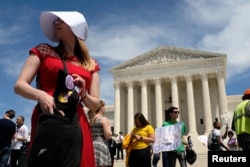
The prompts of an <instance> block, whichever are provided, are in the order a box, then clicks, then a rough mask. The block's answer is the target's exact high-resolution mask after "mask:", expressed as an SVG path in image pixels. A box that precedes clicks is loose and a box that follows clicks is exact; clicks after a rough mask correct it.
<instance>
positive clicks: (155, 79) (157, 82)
mask: <svg viewBox="0 0 250 167" xmlns="http://www.w3.org/2000/svg"><path fill="white" fill-rule="evenodd" d="M153 80H154V82H155V84H160V83H161V78H160V77H155V78H153Z"/></svg>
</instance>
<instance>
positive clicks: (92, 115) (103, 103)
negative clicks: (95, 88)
mask: <svg viewBox="0 0 250 167" xmlns="http://www.w3.org/2000/svg"><path fill="white" fill-rule="evenodd" d="M104 106H105V102H104V101H102V100H100V105H99V107H98V109H97V110H96V111H95V112H94V111H92V110H89V111H88V117H89V119H91V118H94V117H95V115H96V114H97V113H98V112H99V110H100V109H101V108H102V107H104Z"/></svg>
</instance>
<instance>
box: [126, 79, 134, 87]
mask: <svg viewBox="0 0 250 167" xmlns="http://www.w3.org/2000/svg"><path fill="white" fill-rule="evenodd" d="M125 83H126V84H127V86H128V87H132V86H133V83H134V82H133V81H132V80H129V81H126V82H125Z"/></svg>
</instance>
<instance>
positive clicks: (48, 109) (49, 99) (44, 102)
mask: <svg viewBox="0 0 250 167" xmlns="http://www.w3.org/2000/svg"><path fill="white" fill-rule="evenodd" d="M38 103H39V105H40V109H41V110H42V112H43V113H47V114H54V111H57V112H58V113H59V114H61V115H62V116H64V115H65V114H64V112H63V111H61V110H57V109H56V105H55V101H54V97H53V96H51V95H49V94H47V93H45V92H42V93H41V95H40V96H39V99H38Z"/></svg>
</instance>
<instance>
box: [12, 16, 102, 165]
mask: <svg viewBox="0 0 250 167" xmlns="http://www.w3.org/2000/svg"><path fill="white" fill-rule="evenodd" d="M40 23H41V27H42V30H43V32H44V33H45V35H46V36H47V37H48V38H49V39H50V40H52V41H53V42H58V43H59V44H58V46H56V47H53V46H51V45H49V44H44V43H42V44H39V45H37V46H36V47H33V48H31V49H30V51H29V54H30V55H29V57H28V58H27V60H26V63H25V64H24V67H23V69H22V71H21V73H20V75H19V77H18V79H17V81H16V84H15V87H14V90H15V92H16V93H17V94H19V95H21V96H23V97H25V98H28V99H31V100H36V101H38V104H37V105H36V107H35V108H34V110H33V113H32V118H31V119H32V125H31V126H32V130H31V143H30V145H31V147H32V143H33V142H34V137H35V133H36V130H37V127H38V126H37V125H38V118H39V115H40V114H41V113H46V114H59V115H61V116H64V115H65V114H64V112H63V111H62V110H57V109H56V105H55V100H54V97H53V93H54V91H55V89H56V87H57V79H58V70H59V69H61V70H63V69H64V65H63V63H62V59H64V62H66V63H65V64H66V66H67V70H68V74H70V75H71V76H72V82H73V83H74V85H76V86H77V87H78V88H79V91H78V92H79V97H80V99H81V100H80V103H78V105H77V111H76V114H77V119H78V121H79V124H80V129H81V130H80V131H81V134H82V135H81V140H82V144H81V151H79V156H80V162H79V165H77V166H79V167H94V166H95V159H94V152H93V142H92V137H91V131H90V127H89V123H88V120H87V117H86V115H85V113H84V110H83V105H85V106H86V107H87V108H89V109H91V110H93V111H96V110H97V109H98V107H99V105H100V99H99V89H100V84H99V70H100V67H99V65H98V64H97V62H96V61H95V60H93V59H92V58H91V56H90V54H89V52H88V49H87V46H86V44H85V42H84V41H85V40H86V39H87V30H88V26H87V23H86V20H85V18H84V16H83V15H82V14H81V13H79V12H75V11H72V12H71V11H68V12H42V14H41V17H40ZM36 75H37V76H38V77H39V85H40V86H39V89H38V88H34V87H32V86H31V85H30V84H31V82H32V80H33V79H34V78H35V76H36ZM62 84H65V83H62ZM61 137H62V138H63V137H64V136H61ZM58 138H60V136H59V137H58ZM54 140H57V139H54ZM69 144H71V143H70V142H69V143H63V145H62V147H64V146H66V145H69ZM43 152H46V149H44V150H42V149H41V150H40V152H39V154H42V153H43ZM58 154H59V153H58ZM53 156H56V155H53ZM64 156H65V157H63V158H62V157H61V159H60V161H65V162H63V163H61V166H59V167H66V166H69V163H68V161H69V160H71V159H73V158H72V157H70V156H71V155H64ZM58 164H60V163H59V162H58ZM62 164H64V165H62Z"/></svg>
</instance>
